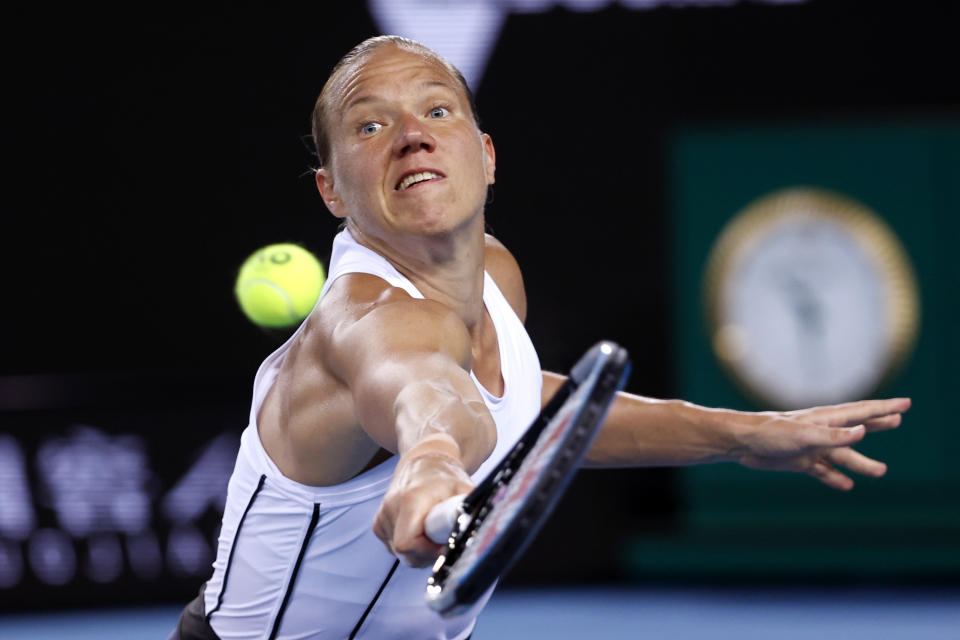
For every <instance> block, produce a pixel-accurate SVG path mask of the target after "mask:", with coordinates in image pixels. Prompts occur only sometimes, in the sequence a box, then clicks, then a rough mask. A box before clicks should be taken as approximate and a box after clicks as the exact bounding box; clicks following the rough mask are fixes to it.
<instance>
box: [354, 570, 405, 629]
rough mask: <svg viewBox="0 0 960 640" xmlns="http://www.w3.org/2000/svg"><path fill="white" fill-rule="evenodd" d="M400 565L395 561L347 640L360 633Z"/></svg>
mask: <svg viewBox="0 0 960 640" xmlns="http://www.w3.org/2000/svg"><path fill="white" fill-rule="evenodd" d="M399 565H400V561H399V560H394V561H393V566H392V567H390V572H389V573H388V574H387V577H386V578H384V579H383V584H381V585H380V588H379V589H377V593H376V595H374V596H373V600H371V601H370V604H368V605H367V610H366V611H364V612H363V615H362V616H360V619H359V620H357V626H355V627H354V628H353V631H351V632H350V637H349V638H347V640H353V639H354V638H355V637H356V636H357V633H358V632H359V631H360V627H362V626H363V621H364V620H366V619H367V616H368V615H370V611H371V610H372V609H373V605H375V604H376V603H377V600H378V599H379V598H380V594H381V593H383V590H384V589H385V588H386V586H387V583H388V582H390V578H392V577H393V572H394V571H396V570H397V567H398V566H399Z"/></svg>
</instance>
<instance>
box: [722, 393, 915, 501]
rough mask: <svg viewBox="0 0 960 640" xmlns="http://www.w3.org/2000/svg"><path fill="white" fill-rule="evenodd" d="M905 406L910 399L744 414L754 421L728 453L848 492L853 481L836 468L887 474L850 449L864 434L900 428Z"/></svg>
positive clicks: (746, 463) (876, 463) (757, 465)
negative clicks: (810, 477) (814, 479)
mask: <svg viewBox="0 0 960 640" xmlns="http://www.w3.org/2000/svg"><path fill="white" fill-rule="evenodd" d="M909 408H910V399H909V398H894V399H891V400H863V401H861V402H850V403H847V404H840V405H836V406H829V407H814V408H812V409H803V410H800V411H788V412H785V413H773V412H769V413H760V414H746V415H750V416H751V417H752V418H753V419H752V420H751V422H752V424H748V425H746V426H745V427H743V428H742V434H741V436H740V441H741V442H742V443H743V446H741V447H738V448H737V449H735V450H733V451H731V456H732V457H733V459H734V460H735V461H737V462H739V463H740V464H742V465H744V466H747V467H751V468H753V469H770V470H779V471H799V472H802V473H807V474H809V475H811V476H813V477H814V478H816V479H818V480H820V482H822V483H824V484H825V485H827V486H829V487H832V488H834V489H839V490H841V491H848V490H850V489H852V488H853V480H851V479H850V478H849V477H847V476H846V475H844V474H843V473H841V472H840V471H838V470H837V467H846V468H847V469H849V470H850V471H855V472H857V473H860V474H863V475H867V476H871V477H874V478H878V477H880V476H882V475H883V474H884V473H886V472H887V465H885V464H884V463H882V462H880V461H878V460H873V459H871V458H868V457H866V456H864V455H862V454H860V453H857V452H856V451H854V450H853V449H852V448H851V447H850V445H852V444H855V443H857V442H859V441H860V440H862V439H863V437H864V436H865V435H866V434H867V433H868V432H873V431H885V430H887V429H893V428H895V427H897V426H899V425H900V420H901V414H902V413H903V412H905V411H906V410H907V409H909ZM740 415H745V414H740Z"/></svg>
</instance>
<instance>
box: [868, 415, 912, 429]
mask: <svg viewBox="0 0 960 640" xmlns="http://www.w3.org/2000/svg"><path fill="white" fill-rule="evenodd" d="M902 420H903V418H902V417H901V415H900V414H899V413H895V414H893V415H892V416H884V417H882V418H874V419H873V420H867V421H865V422H864V423H863V424H864V426H865V427H866V428H867V431H871V432H872V431H886V430H887V429H896V428H897V427H899V426H900V422H901V421H902Z"/></svg>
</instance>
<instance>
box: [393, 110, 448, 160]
mask: <svg viewBox="0 0 960 640" xmlns="http://www.w3.org/2000/svg"><path fill="white" fill-rule="evenodd" d="M398 124H399V125H400V127H399V129H400V130H399V133H398V134H397V139H396V140H395V141H394V143H393V153H394V154H395V155H396V156H397V157H400V158H402V157H403V156H405V155H407V154H410V153H417V152H418V151H427V152H432V151H433V150H434V149H436V146H437V141H436V140H435V139H434V137H433V136H432V135H430V131H429V130H428V129H427V127H426V126H425V123H424V122H423V121H422V120H420V119H419V118H416V117H415V116H412V115H407V116H404V117H403V119H402V120H401V121H400V122H399V123H398Z"/></svg>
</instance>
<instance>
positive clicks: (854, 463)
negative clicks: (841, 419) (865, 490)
mask: <svg viewBox="0 0 960 640" xmlns="http://www.w3.org/2000/svg"><path fill="white" fill-rule="evenodd" d="M825 457H826V459H827V460H828V461H829V462H831V463H833V464H836V465H841V466H844V467H846V468H847V469H850V471H854V472H856V473H859V474H861V475H865V476H871V477H873V478H879V477H880V476H882V475H883V474H885V473H886V472H887V465H885V464H884V463H882V462H880V461H879V460H874V459H873V458H868V457H867V456H865V455H863V454H862V453H859V452H857V451H854V450H853V449H851V448H849V447H843V448H841V449H833V450H831V451H828V452H827V453H826V454H825Z"/></svg>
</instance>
